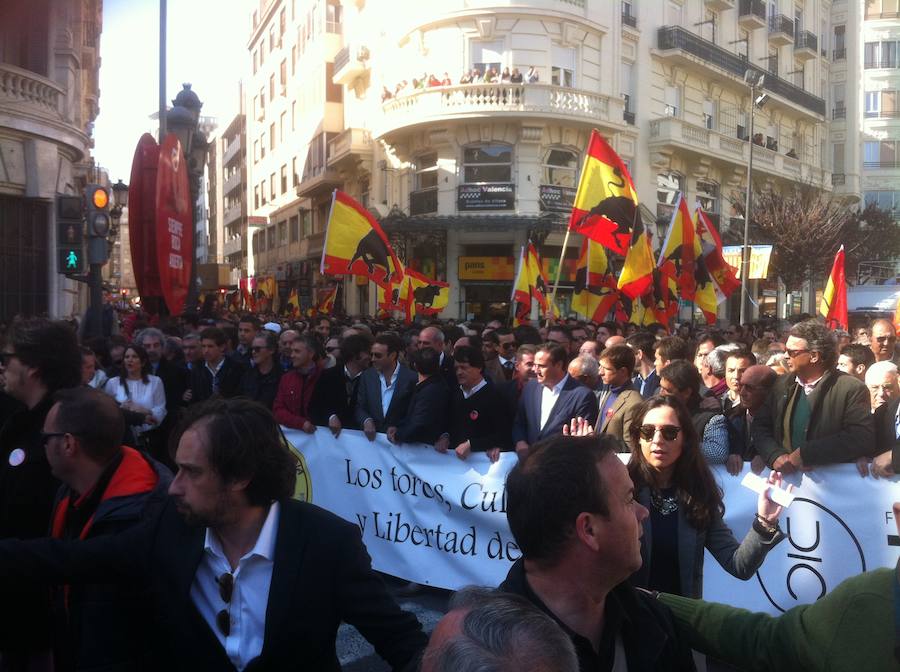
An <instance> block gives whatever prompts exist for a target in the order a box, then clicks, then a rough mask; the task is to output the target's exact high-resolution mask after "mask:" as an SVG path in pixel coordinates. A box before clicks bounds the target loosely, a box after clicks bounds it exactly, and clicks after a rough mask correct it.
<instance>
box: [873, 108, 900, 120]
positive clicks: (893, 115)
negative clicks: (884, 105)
mask: <svg viewBox="0 0 900 672" xmlns="http://www.w3.org/2000/svg"><path fill="white" fill-rule="evenodd" d="M866 119H900V110H871V111H868V112H866Z"/></svg>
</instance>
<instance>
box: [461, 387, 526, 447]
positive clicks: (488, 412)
mask: <svg viewBox="0 0 900 672" xmlns="http://www.w3.org/2000/svg"><path fill="white" fill-rule="evenodd" d="M511 432H512V417H511V416H510V414H509V404H508V401H507V399H506V398H505V397H504V396H503V393H502V392H501V391H500V390H499V389H498V388H497V387H496V386H495V385H494V384H493V383H491V382H490V381H488V382H487V385H485V386H484V387H482V388H481V389H480V390H478V392H476V393H475V394H473V395H472V396H471V397H469V398H468V399H466V398H464V397H463V393H462V390H461V389H460V387H459V386H458V385H457V386H456V389H454V390H453V397H452V398H451V401H450V448H451V449H452V448H456V446H458V445H459V444H461V443H462V442H463V441H469V444H470V445H471V447H472V452H476V453H477V452H484V451H487V450H490V449H491V448H500V449H502V450H511V449H512V444H511V443H510V435H511Z"/></svg>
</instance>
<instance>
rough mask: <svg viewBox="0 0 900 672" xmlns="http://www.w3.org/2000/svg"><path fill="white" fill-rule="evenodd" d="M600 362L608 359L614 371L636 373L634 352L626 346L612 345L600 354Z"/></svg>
mask: <svg viewBox="0 0 900 672" xmlns="http://www.w3.org/2000/svg"><path fill="white" fill-rule="evenodd" d="M597 359H598V360H601V359H606V360H608V361H609V363H610V364H612V366H613V368H614V369H628V370H629V371H634V360H635V357H634V350H632V349H631V348H629V347H628V346H627V345H625V344H621V343H620V344H619V345H611V346H609V347H608V348H606V349H605V350H604V351H603V352H601V353H600V356H599V357H598V358H597Z"/></svg>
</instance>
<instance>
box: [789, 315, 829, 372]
mask: <svg viewBox="0 0 900 672" xmlns="http://www.w3.org/2000/svg"><path fill="white" fill-rule="evenodd" d="M790 335H791V336H793V337H794V338H802V339H803V340H804V341H806V344H807V347H808V348H809V349H810V350H811V351H813V352H818V353H819V356H820V357H821V358H822V364H823V365H824V366H825V368H826V369H833V368H834V365H835V364H836V363H837V360H838V339H837V336H835V335H834V332H833V331H831V330H830V329H829V328H828V327H826V326H825V325H824V324H823V323H822V322H819V321H818V320H804V321H803V322H798V323H797V324H795V325H794V326H793V327H791V331H790Z"/></svg>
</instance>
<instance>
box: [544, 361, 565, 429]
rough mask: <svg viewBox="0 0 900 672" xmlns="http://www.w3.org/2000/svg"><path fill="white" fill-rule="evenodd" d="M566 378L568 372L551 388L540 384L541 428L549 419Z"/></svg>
mask: <svg viewBox="0 0 900 672" xmlns="http://www.w3.org/2000/svg"><path fill="white" fill-rule="evenodd" d="M567 380H569V374H568V373H567V374H566V375H564V376H563V377H562V380H561V381H559V382H558V383H557V384H556V385H554V386H553V387H552V388H549V387H547V386H546V385H541V429H544V425H546V424H547V420H549V419H550V412H551V411H552V410H553V407H554V406H556V400H557V399H559V393H560V392H561V391H562V388H563V385H565V384H566V381H567Z"/></svg>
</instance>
